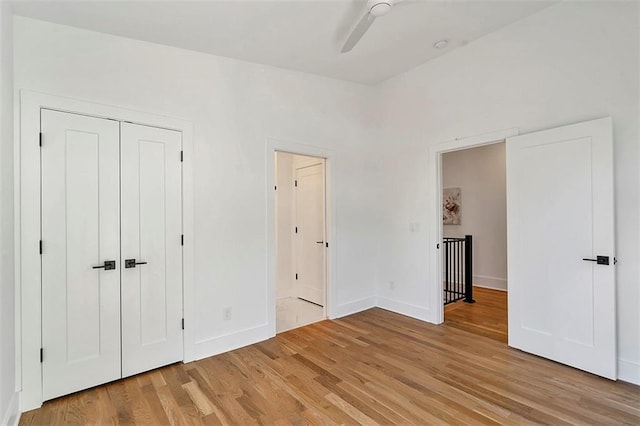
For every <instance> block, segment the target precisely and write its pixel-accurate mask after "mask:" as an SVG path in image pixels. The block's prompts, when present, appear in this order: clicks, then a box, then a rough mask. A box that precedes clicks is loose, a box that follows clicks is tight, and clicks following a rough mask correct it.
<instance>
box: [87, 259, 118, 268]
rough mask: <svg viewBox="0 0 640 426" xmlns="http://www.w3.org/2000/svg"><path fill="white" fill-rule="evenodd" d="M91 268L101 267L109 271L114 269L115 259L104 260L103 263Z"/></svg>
mask: <svg viewBox="0 0 640 426" xmlns="http://www.w3.org/2000/svg"><path fill="white" fill-rule="evenodd" d="M92 268H93V269H102V268H104V270H105V271H110V270H112V269H116V261H115V260H105V261H104V265H100V266H92Z"/></svg>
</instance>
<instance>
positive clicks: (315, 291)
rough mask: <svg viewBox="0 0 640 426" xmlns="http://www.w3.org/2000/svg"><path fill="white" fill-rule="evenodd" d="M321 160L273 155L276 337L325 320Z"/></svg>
mask: <svg viewBox="0 0 640 426" xmlns="http://www.w3.org/2000/svg"><path fill="white" fill-rule="evenodd" d="M325 174H326V173H325V159H324V158H320V157H312V156H306V155H298V154H293V153H288V152H280V151H277V152H276V153H275V182H276V186H275V191H276V195H275V205H276V215H275V218H276V333H281V332H283V331H287V330H291V329H293V328H297V327H301V326H304V325H308V324H311V323H314V322H317V321H321V320H323V319H325V318H326V317H327V314H326V299H327V297H326V294H327V290H326V287H327V284H326V283H327V267H326V265H327V259H326V257H327V254H326V251H327V248H328V243H327V238H326V223H327V220H326V195H325V193H326V190H325Z"/></svg>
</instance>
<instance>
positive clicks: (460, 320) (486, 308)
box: [444, 287, 507, 344]
mask: <svg viewBox="0 0 640 426" xmlns="http://www.w3.org/2000/svg"><path fill="white" fill-rule="evenodd" d="M473 300H475V301H476V303H464V302H463V301H462V300H460V301H458V302H455V303H450V304H449V305H445V307H444V321H445V323H446V324H447V326H450V327H455V328H457V329H460V330H465V331H469V332H471V333H474V334H478V335H480V336H485V337H488V338H490V339H493V340H496V341H498V342H502V343H504V344H506V343H507V293H506V292H504V291H499V290H490V289H487V288H482V287H474V288H473Z"/></svg>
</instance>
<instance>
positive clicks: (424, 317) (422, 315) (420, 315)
mask: <svg viewBox="0 0 640 426" xmlns="http://www.w3.org/2000/svg"><path fill="white" fill-rule="evenodd" d="M377 306H378V307H379V308H382V309H386V310H387V311H391V312H395V313H396V314H400V315H404V316H407V317H411V318H415V319H419V320H421V321H429V316H430V315H429V314H430V312H429V309H426V308H425V307H424V306H418V305H412V304H411V303H406V302H399V301H397V300H393V299H388V298H386V297H378V303H377Z"/></svg>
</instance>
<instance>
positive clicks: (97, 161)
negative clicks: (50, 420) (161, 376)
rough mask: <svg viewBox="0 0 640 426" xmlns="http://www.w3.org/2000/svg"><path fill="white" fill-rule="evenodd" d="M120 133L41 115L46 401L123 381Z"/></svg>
mask: <svg viewBox="0 0 640 426" xmlns="http://www.w3.org/2000/svg"><path fill="white" fill-rule="evenodd" d="M118 127H119V123H118V122H116V121H111V120H105V119H98V118H92V117H86V116H81V115H75V114H68V113H63V112H57V111H51V110H43V111H42V123H41V131H42V134H43V146H42V150H41V159H42V187H41V191H42V240H43V254H42V341H43V399H44V400H48V399H52V398H55V397H58V396H61V395H65V394H68V393H72V392H75V391H78V390H81V389H86V388H89V387H92V386H96V385H99V384H101V383H105V382H108V381H111V380H115V379H118V378H120V273H119V266H120V265H119V257H120V253H119V249H120V238H119V233H120V232H119V230H120V229H119V216H120V207H119V194H118V191H119V183H118V174H119V148H118V138H119V135H118V131H119V130H118ZM111 260H113V261H116V262H115V267H116V269H105V268H95V269H94V267H96V266H104V264H105V263H104V262H105V261H111Z"/></svg>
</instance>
